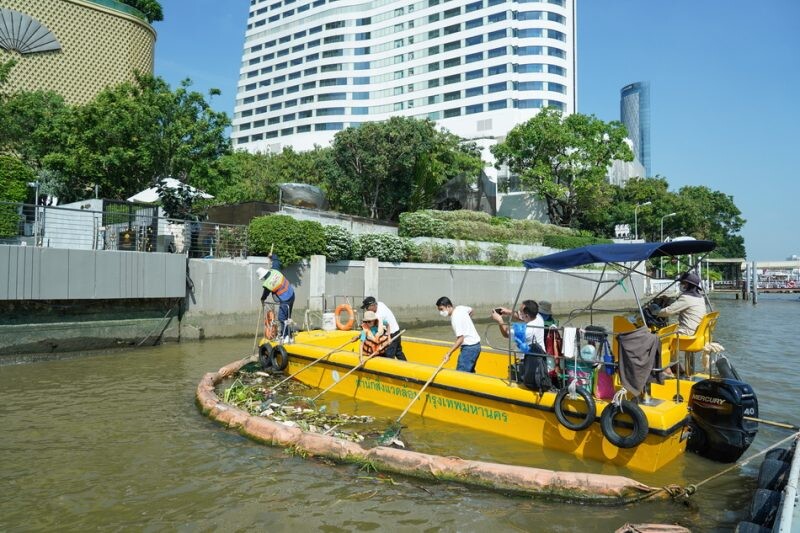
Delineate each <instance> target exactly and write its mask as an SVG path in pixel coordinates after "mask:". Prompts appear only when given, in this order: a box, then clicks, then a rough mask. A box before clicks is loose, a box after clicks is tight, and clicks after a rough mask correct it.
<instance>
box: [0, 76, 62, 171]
mask: <svg viewBox="0 0 800 533" xmlns="http://www.w3.org/2000/svg"><path fill="white" fill-rule="evenodd" d="M69 113H70V110H69V108H68V107H67V106H66V105H65V104H64V99H63V98H62V97H61V96H59V95H57V94H56V93H54V92H45V91H34V92H19V93H15V94H11V95H8V96H6V97H5V98H0V152H2V153H7V154H14V155H15V156H17V157H18V158H19V159H20V160H21V161H22V162H23V163H25V164H26V165H28V166H30V167H31V168H33V169H34V170H36V171H38V170H40V169H42V168H43V167H44V158H45V156H46V155H47V154H48V153H50V152H51V151H53V150H58V147H59V146H61V145H62V143H63V138H64V137H65V133H66V130H65V127H66V123H67V120H68V117H69Z"/></svg>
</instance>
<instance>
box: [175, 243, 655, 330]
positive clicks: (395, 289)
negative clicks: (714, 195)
mask: <svg viewBox="0 0 800 533" xmlns="http://www.w3.org/2000/svg"><path fill="white" fill-rule="evenodd" d="M320 259H321V261H322V263H324V258H317V259H315V261H319V260H320ZM260 262H263V259H257V258H249V259H247V260H207V259H192V260H190V261H189V273H190V278H191V279H192V280H193V282H194V292H193V294H192V295H191V297H190V298H188V299H187V304H186V313H185V315H184V324H185V326H186V327H185V328H183V330H182V333H181V334H182V337H183V338H187V337H189V338H191V337H193V336H194V335H201V334H202V335H204V336H206V337H209V336H212V337H215V336H223V337H224V336H236V335H253V334H254V332H255V330H256V329H257V327H258V325H259V322H258V320H259V311H260V303H259V298H260V296H261V285H260V283H259V281H258V279H257V278H256V274H255V270H256V268H257V267H258V266H259V264H260ZM311 264H315V263H313V262H312V263H307V262H304V263H301V264H297V265H292V267H291V268H289V269H287V270H286V271H285V274H286V276H287V277H288V278H289V280H290V281H291V282H292V284H293V285H294V286H295V290H296V295H297V296H296V301H295V306H294V313H293V317H294V320H295V321H296V322H298V323H301V324H302V322H303V320H304V316H305V311H306V309H309V308H311V310H312V311H313V313H312V316H311V317H310V319H311V320H313V321H314V324H313V325H317V326H318V325H319V320H320V312H321V311H322V310H323V308H324V310H328V311H332V310H333V309H334V308H335V307H336V305H338V304H340V303H344V302H345V301H348V302H349V303H351V304H355V305H360V303H361V299H363V297H364V296H365V295H366V294H369V295H372V296H376V297H378V298H379V299H380V300H382V301H384V302H386V304H387V305H389V306H390V307H391V308H392V310H393V311H394V313H395V315H396V316H397V318H398V320H399V321H400V322H401V323H402V324H403V326H404V327H407V326H413V325H423V324H430V323H437V322H440V321H441V319H440V317H439V316H438V314H437V313H436V308H435V305H434V304H435V302H436V300H437V299H438V298H439V297H440V296H448V297H449V298H450V299H451V300H452V301H453V302H454V303H455V304H456V305H462V304H463V305H469V306H471V307H473V308H474V309H475V311H476V316H477V317H479V318H483V317H487V318H488V316H489V313H490V311H491V309H492V308H493V307H496V306H498V305H503V306H510V305H511V304H512V303H513V302H514V300H515V299H516V296H517V291H518V290H519V287H520V283H521V282H522V278H523V276H524V275H525V269H523V268H514V267H494V266H491V267H490V266H462V265H428V264H425V265H421V264H416V263H378V262H376V261H374V260H373V261H372V262H370V261H340V262H336V263H332V264H328V265H326V267H325V275H324V279H321V277H318V278H317V279H314V272H313V269H312V268H311V266H310V265H311ZM571 272H573V273H574V274H577V275H580V276H581V277H584V278H587V279H578V278H576V277H572V276H565V275H563V274H555V273H552V272H545V271H529V272H528V275H527V278H526V282H525V288H524V290H523V292H522V295H521V299H527V298H532V299H535V300H549V301H550V302H552V303H553V310H554V312H555V313H556V314H565V313H568V312H569V311H571V310H572V309H575V308H578V307H582V306H584V305H586V304H587V303H588V302H589V300H590V299H591V297H592V294H593V293H594V290H595V288H596V286H595V280H597V279H598V278H599V276H600V272H599V271H589V270H585V269H580V270H575V271H571ZM609 277H610V276H609ZM636 284H637V288H636V290H637V292H638V293H639V294H641V290H642V288H643V282H642V280H641V278H637V280H636ZM312 285H313V286H314V287H315V290H314V291H312V290H311V286H312ZM370 287H377V289H373V288H370ZM632 298H633V293H632V292H631V290H630V287H627V286H626V287H624V288H623V287H620V286H617V287H615V288H614V289H613V290H612V291H611V292H610V293H609V295H608V296H607V297H606V298H604V299H603V303H604V308H613V307H615V306H617V307H629V306H630V305H631V302H632V301H633V300H632Z"/></svg>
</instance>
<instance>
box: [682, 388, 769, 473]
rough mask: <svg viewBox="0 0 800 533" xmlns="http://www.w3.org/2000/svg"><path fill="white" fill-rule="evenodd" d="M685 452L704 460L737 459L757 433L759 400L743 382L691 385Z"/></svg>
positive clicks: (727, 460)
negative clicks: (686, 449) (688, 425)
mask: <svg viewBox="0 0 800 533" xmlns="http://www.w3.org/2000/svg"><path fill="white" fill-rule="evenodd" d="M689 411H690V413H691V422H690V428H691V433H690V434H689V442H688V443H687V448H688V449H689V450H691V451H693V452H696V453H698V454H700V455H702V456H703V457H707V458H709V459H713V460H715V461H720V462H723V463H731V462H733V461H736V460H737V459H739V457H741V456H742V454H743V453H744V452H745V450H747V448H748V447H749V446H750V444H751V443H752V442H753V439H755V436H756V433H758V423H757V422H753V421H751V420H746V419H745V418H744V417H745V416H747V417H751V418H757V417H758V399H757V398H756V394H755V392H754V391H753V388H752V387H751V386H750V385H748V384H747V383H744V382H742V381H737V380H735V379H729V378H712V379H705V380H703V381H699V382H697V383H695V384H694V386H693V387H692V391H691V394H690V397H689Z"/></svg>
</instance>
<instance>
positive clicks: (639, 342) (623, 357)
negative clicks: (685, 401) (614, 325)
mask: <svg viewBox="0 0 800 533" xmlns="http://www.w3.org/2000/svg"><path fill="white" fill-rule="evenodd" d="M617 340H618V341H619V378H620V381H621V382H622V386H623V387H625V388H626V389H627V390H628V391H630V392H631V393H632V394H635V395H636V396H638V395H640V394H641V393H642V391H643V390H644V387H645V385H647V384H648V383H650V382H651V381H654V380H655V381H657V382H658V383H661V382H662V381H661V377H660V376H658V377H655V376H653V373H652V370H653V369H654V368H658V362H659V361H661V341H660V340H659V338H658V335H656V334H655V333H653V332H651V331H650V329H649V328H648V327H647V326H642V327H640V328H638V329H635V330H633V331H629V332H627V333H620V334H619V335H618V336H617Z"/></svg>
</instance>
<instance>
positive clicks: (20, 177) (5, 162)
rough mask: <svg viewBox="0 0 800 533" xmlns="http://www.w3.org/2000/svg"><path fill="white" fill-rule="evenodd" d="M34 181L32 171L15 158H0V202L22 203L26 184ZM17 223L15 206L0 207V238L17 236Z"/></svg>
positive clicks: (17, 215)
mask: <svg viewBox="0 0 800 533" xmlns="http://www.w3.org/2000/svg"><path fill="white" fill-rule="evenodd" d="M35 179H36V174H35V173H34V172H33V170H31V169H30V167H28V166H27V165H25V164H24V163H22V162H21V161H20V160H19V159H17V158H16V157H12V156H8V155H4V156H0V202H24V201H25V197H26V196H27V194H28V188H27V187H28V182H29V181H33V180H35ZM19 223H20V216H19V214H18V213H17V207H16V206H11V205H4V206H0V237H16V236H17V235H19Z"/></svg>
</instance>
